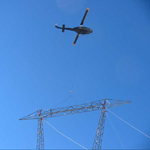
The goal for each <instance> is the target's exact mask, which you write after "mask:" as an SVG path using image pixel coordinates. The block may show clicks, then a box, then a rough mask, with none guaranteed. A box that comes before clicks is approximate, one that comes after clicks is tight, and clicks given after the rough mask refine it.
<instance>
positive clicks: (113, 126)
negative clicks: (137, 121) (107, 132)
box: [106, 113, 125, 149]
mask: <svg viewBox="0 0 150 150" xmlns="http://www.w3.org/2000/svg"><path fill="white" fill-rule="evenodd" d="M106 115H107V118H108V120H109V122H110V124H111V125H112V128H113V129H114V131H115V133H116V135H117V138H118V140H119V142H120V144H121V146H122V148H123V149H125V147H124V146H123V143H122V141H121V139H120V137H119V135H118V134H117V131H116V129H115V127H114V125H113V124H112V121H111V120H110V118H109V116H108V113H106Z"/></svg>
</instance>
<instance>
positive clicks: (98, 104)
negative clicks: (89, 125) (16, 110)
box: [19, 99, 130, 150]
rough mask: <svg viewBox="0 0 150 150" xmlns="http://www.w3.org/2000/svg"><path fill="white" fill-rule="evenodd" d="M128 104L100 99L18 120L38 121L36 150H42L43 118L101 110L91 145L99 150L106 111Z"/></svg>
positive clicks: (41, 112) (93, 148) (39, 111)
mask: <svg viewBox="0 0 150 150" xmlns="http://www.w3.org/2000/svg"><path fill="white" fill-rule="evenodd" d="M127 103H130V101H123V100H113V99H102V100H98V101H94V102H89V103H85V104H79V105H73V106H67V107H60V108H54V109H46V110H45V109H41V110H37V111H36V112H34V113H32V114H29V115H27V116H25V117H23V118H21V119H19V120H33V119H38V131H37V147H36V149H37V150H44V132H43V118H52V117H59V116H66V115H72V114H78V113H84V112H91V111H97V110H102V112H101V116H100V119H99V123H98V127H97V132H96V135H95V140H94V143H93V147H92V150H100V149H101V145H102V137H103V131H104V125H105V118H106V110H107V109H108V108H111V107H115V106H119V105H123V104H127Z"/></svg>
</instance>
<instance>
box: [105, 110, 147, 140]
mask: <svg viewBox="0 0 150 150" xmlns="http://www.w3.org/2000/svg"><path fill="white" fill-rule="evenodd" d="M108 111H109V112H110V113H112V114H113V115H114V116H116V117H117V118H119V119H120V120H122V121H123V122H124V123H126V124H127V125H129V126H130V127H132V128H133V129H135V130H137V131H138V132H140V133H141V134H143V135H144V136H146V137H148V138H149V139H150V136H148V135H147V134H145V133H143V132H142V131H140V130H139V129H137V128H136V127H134V126H133V125H131V124H129V123H128V122H126V121H125V120H123V119H122V118H120V117H119V116H117V115H116V114H115V113H113V112H112V111H110V110H108Z"/></svg>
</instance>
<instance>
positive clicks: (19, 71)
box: [0, 0, 150, 149]
mask: <svg viewBox="0 0 150 150" xmlns="http://www.w3.org/2000/svg"><path fill="white" fill-rule="evenodd" d="M87 7H89V9H90V11H89V13H88V15H87V18H86V20H85V22H84V26H86V27H90V28H91V29H93V33H92V34H91V35H88V36H80V37H79V39H78V41H77V43H76V45H75V46H73V44H72V43H73V41H74V39H75V36H76V33H75V32H70V31H65V32H64V33H62V31H61V30H58V29H56V28H55V27H54V24H55V23H58V25H59V26H62V24H65V25H66V27H76V26H79V25H80V22H81V20H82V17H83V15H84V13H85V11H86V8H87ZM149 58H150V1H149V0H122V1H120V0H113V1H112V0H94V1H90V0H89V1H87V0H82V1H81V0H80V1H79V0H44V1H42V0H30V1H29V0H28V1H25V0H24V1H23V0H11V1H10V0H1V1H0V101H1V104H0V112H1V123H0V133H1V134H0V149H35V148H36V140H37V120H30V121H19V120H18V119H19V118H22V117H24V116H26V115H28V114H30V113H32V112H34V111H36V108H37V109H50V108H53V107H55V106H57V107H62V106H69V105H75V104H81V103H86V102H91V101H96V100H100V99H104V98H111V99H119V100H126V101H132V103H130V104H126V105H122V106H118V107H114V108H111V109H110V110H111V111H112V112H114V113H115V114H117V115H118V116H120V117H121V118H123V119H124V120H126V121H127V122H129V123H130V124H132V125H133V126H135V127H136V128H138V129H140V130H141V131H143V132H144V133H146V134H147V135H149V136H150V109H149V108H150V59H149ZM75 65H76V71H75ZM74 72H75V76H74ZM73 76H74V82H73ZM72 83H73V89H72V90H73V92H72V93H70V90H71V87H72ZM70 94H71V96H72V97H71V98H69V99H67V100H66V101H64V102H63V103H61V102H62V101H63V100H65V99H66V98H67V97H68V96H70ZM73 97H75V98H73ZM60 103H61V105H59V104H60ZM100 113H101V111H96V112H89V113H83V114H76V115H70V116H64V117H56V118H51V119H48V121H49V122H50V123H51V124H52V125H53V126H54V127H55V128H57V129H58V130H60V131H61V132H62V133H64V134H66V135H67V136H69V137H70V138H72V139H73V140H75V141H76V142H78V143H80V144H81V145H83V146H84V147H86V148H89V149H90V148H92V144H93V141H94V137H95V133H96V128H97V124H98V120H99V116H100ZM108 115H109V117H110V119H111V121H112V123H113V125H114V127H115V129H116V131H117V134H118V135H119V137H120V140H121V142H122V143H123V145H124V147H125V149H149V148H150V139H148V138H147V137H145V136H144V135H142V134H140V133H139V132H137V131H136V130H134V129H133V128H131V127H130V126H128V125H127V124H125V123H124V122H122V121H120V120H119V119H118V118H116V117H115V116H113V115H112V114H111V113H109V112H108ZM44 136H45V139H44V142H45V149H81V148H80V147H79V146H78V145H76V144H74V143H72V142H71V141H69V140H68V139H66V138H64V137H63V136H62V135H60V134H58V133H57V132H56V131H54V130H53V129H52V128H51V127H50V126H49V125H48V124H47V123H46V122H44ZM102 148H103V149H122V148H123V147H122V145H121V143H120V142H119V140H118V138H117V136H116V134H115V132H114V130H113V128H112V125H111V123H110V122H109V119H108V118H106V124H105V129H104V137H103V144H102Z"/></svg>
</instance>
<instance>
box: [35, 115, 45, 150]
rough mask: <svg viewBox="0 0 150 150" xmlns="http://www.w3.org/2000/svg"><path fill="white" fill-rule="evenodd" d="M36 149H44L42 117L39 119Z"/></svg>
mask: <svg viewBox="0 0 150 150" xmlns="http://www.w3.org/2000/svg"><path fill="white" fill-rule="evenodd" d="M36 150H44V131H43V119H42V118H39V119H38V128H37V145H36Z"/></svg>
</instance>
